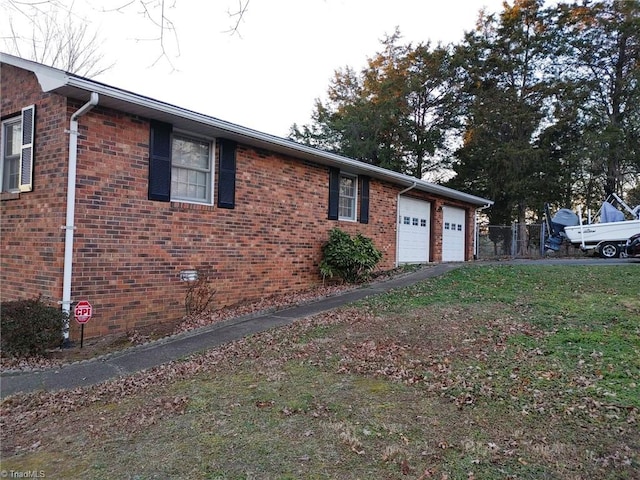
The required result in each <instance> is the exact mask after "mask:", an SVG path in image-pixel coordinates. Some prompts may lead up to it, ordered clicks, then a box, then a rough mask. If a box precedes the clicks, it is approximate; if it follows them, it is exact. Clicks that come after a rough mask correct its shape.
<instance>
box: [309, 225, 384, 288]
mask: <svg viewBox="0 0 640 480" xmlns="http://www.w3.org/2000/svg"><path fill="white" fill-rule="evenodd" d="M322 256H323V257H322V261H321V262H320V273H321V274H322V276H323V277H324V278H326V277H329V278H332V277H334V276H337V277H340V278H342V279H343V280H344V281H345V282H348V283H357V282H360V281H362V280H365V279H366V278H368V276H369V275H370V274H371V272H372V271H373V269H374V268H375V266H376V265H377V264H378V262H379V261H380V259H381V258H382V252H381V251H380V250H378V249H377V248H376V247H375V245H374V244H373V241H372V240H371V239H370V238H367V237H365V236H363V235H362V234H360V233H358V234H357V235H355V236H353V237H351V236H350V235H349V234H348V233H346V232H343V231H342V230H340V229H339V228H333V229H331V231H330V232H329V241H328V242H327V243H325V244H324V245H323V247H322Z"/></svg>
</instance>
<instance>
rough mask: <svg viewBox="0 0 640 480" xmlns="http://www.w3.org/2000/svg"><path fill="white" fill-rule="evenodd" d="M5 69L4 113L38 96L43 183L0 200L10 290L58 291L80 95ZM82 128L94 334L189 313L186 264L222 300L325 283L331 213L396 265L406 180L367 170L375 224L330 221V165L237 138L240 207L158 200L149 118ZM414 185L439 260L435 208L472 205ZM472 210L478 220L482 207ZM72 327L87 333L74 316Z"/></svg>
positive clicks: (114, 119) (38, 166)
mask: <svg viewBox="0 0 640 480" xmlns="http://www.w3.org/2000/svg"><path fill="white" fill-rule="evenodd" d="M2 75H3V76H2V98H3V103H2V115H3V116H4V115H5V112H7V113H12V112H19V111H20V108H22V107H24V106H26V105H28V104H30V103H36V104H37V108H38V110H37V112H36V115H37V117H36V118H37V127H36V160H35V163H34V165H35V171H34V191H33V192H29V193H23V194H20V195H19V196H18V197H19V198H15V199H13V200H5V201H2V202H1V203H2V215H3V218H2V220H3V221H2V298H3V299H13V298H25V297H32V296H35V295H38V294H44V295H47V296H50V297H51V298H53V299H54V300H60V299H61V296H62V271H63V251H64V231H63V230H62V229H61V228H60V227H61V226H62V225H63V224H64V222H65V208H66V203H65V202H66V177H67V171H66V162H67V160H68V152H67V149H68V138H69V137H68V134H66V133H65V132H64V130H65V128H68V120H69V118H70V116H71V114H72V113H73V112H75V111H76V110H77V109H78V108H79V107H80V106H81V105H82V102H77V101H69V102H67V101H66V99H64V98H62V97H59V96H57V95H42V94H39V93H37V92H39V91H40V90H39V87H38V85H37V82H36V81H35V79H34V78H33V76H32V75H31V74H29V73H26V72H23V71H20V70H16V69H14V68H13V67H9V66H4V67H3V69H2ZM29 92H34V93H29ZM79 132H80V135H79V138H78V169H77V189H76V214H75V218H76V221H75V227H76V229H75V244H74V260H73V262H74V263H73V287H72V300H73V301H78V300H83V299H86V300H89V301H90V302H91V303H92V304H93V307H94V316H93V318H92V320H91V321H90V322H89V323H88V324H87V325H86V326H85V336H86V337H87V338H88V337H92V336H99V335H104V334H108V333H113V332H121V331H127V330H131V329H135V328H137V327H142V326H148V325H153V324H157V323H162V322H166V321H169V320H174V319H176V318H180V317H181V316H182V315H183V314H184V299H185V293H186V288H187V286H186V284H185V283H184V282H181V281H180V279H179V273H180V271H181V270H186V269H196V270H198V271H199V272H200V275H201V276H207V277H209V278H210V281H211V283H212V286H213V288H214V289H215V290H216V294H215V297H214V305H215V306H217V307H221V306H226V305H232V304H236V303H238V302H242V301H245V300H252V299H254V300H255V299H259V298H263V297H266V296H269V295H273V294H281V293H286V292H294V291H296V290H302V289H306V288H308V287H310V286H312V285H315V284H319V283H320V282H321V278H320V276H319V272H318V264H319V262H320V256H321V245H322V244H323V243H324V241H325V240H326V239H327V237H328V232H329V230H330V229H331V228H333V227H334V226H338V227H340V228H342V229H343V230H345V231H347V232H349V233H351V234H353V233H356V232H361V233H363V234H364V235H366V236H368V237H371V238H372V239H373V241H374V243H375V244H376V246H377V247H378V248H379V249H380V250H382V252H383V254H384V256H383V259H382V262H381V264H380V268H382V269H389V268H393V267H394V266H395V256H396V225H395V223H396V215H397V211H396V207H397V205H396V203H397V195H398V193H399V191H400V190H401V188H402V187H399V186H395V185H391V184H389V183H385V182H381V181H378V180H375V179H372V180H371V184H370V216H369V223H368V224H366V225H364V224H360V223H357V222H346V221H330V220H328V219H327V203H328V180H329V172H328V169H327V168H326V167H323V166H320V165H316V164H313V163H309V162H304V161H300V160H298V159H294V158H289V157H285V156H282V155H278V154H273V153H270V152H266V151H263V150H256V149H254V148H250V147H248V146H246V145H239V146H238V150H237V175H236V205H235V208H234V209H222V208H218V207H215V206H204V205H196V204H189V203H180V202H171V203H164V202H155V201H149V200H148V199H147V193H148V192H147V189H148V171H149V163H148V157H149V151H148V150H149V148H148V147H149V124H148V122H147V120H145V119H142V118H138V117H135V116H130V115H126V114H123V113H121V112H116V111H113V110H110V109H107V108H103V107H102V106H100V105H98V106H97V107H95V108H94V109H92V110H91V111H89V112H88V113H87V114H85V115H84V116H82V117H80V119H79ZM411 195H412V196H415V197H416V198H421V199H424V200H429V201H430V202H431V203H432V209H431V211H432V225H431V235H432V240H431V246H430V249H431V256H432V258H431V260H432V261H439V260H440V259H441V258H442V254H441V252H442V243H441V232H442V213H441V212H438V208H437V207H438V206H439V205H442V204H444V202H445V201H446V202H447V204H449V205H455V206H462V207H465V205H464V204H462V203H456V202H452V201H450V200H445V199H442V198H437V197H434V196H430V195H427V194H425V193H420V192H417V191H412V192H411ZM214 198H215V192H214ZM466 207H467V208H468V206H466ZM468 213H469V214H468V216H467V231H468V232H472V227H473V224H472V222H473V215H472V213H473V209H470V210H468ZM470 235H471V234H469V238H470ZM471 247H472V245H471V243H470V242H468V245H467V257H468V258H471V254H470V252H471ZM71 326H72V331H71V337H72V338H78V336H79V333H78V331H79V329H78V326H77V325H76V324H75V322H71Z"/></svg>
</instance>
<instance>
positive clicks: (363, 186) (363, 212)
mask: <svg viewBox="0 0 640 480" xmlns="http://www.w3.org/2000/svg"><path fill="white" fill-rule="evenodd" d="M360 223H369V177H365V176H361V177H360Z"/></svg>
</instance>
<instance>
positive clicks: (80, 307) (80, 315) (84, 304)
mask: <svg viewBox="0 0 640 480" xmlns="http://www.w3.org/2000/svg"><path fill="white" fill-rule="evenodd" d="M74 314H75V317H76V322H78V323H79V324H80V325H84V324H85V323H87V322H88V321H89V320H91V315H92V314H93V307H92V306H91V304H90V303H89V302H88V301H86V300H82V301H80V302H78V304H77V305H76V308H75V310H74Z"/></svg>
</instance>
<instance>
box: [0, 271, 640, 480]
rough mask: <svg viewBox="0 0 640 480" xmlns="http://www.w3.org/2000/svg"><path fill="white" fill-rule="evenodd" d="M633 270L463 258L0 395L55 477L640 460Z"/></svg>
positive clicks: (553, 471) (301, 475) (601, 474)
mask: <svg viewBox="0 0 640 480" xmlns="http://www.w3.org/2000/svg"><path fill="white" fill-rule="evenodd" d="M639 284H640V269H639V268H638V267H637V266H636V265H628V266H564V267H549V266H482V267H477V266H470V267H465V268H461V269H458V270H455V271H453V272H451V273H449V274H447V275H445V276H443V277H440V278H436V279H432V280H429V281H426V282H423V283H421V284H419V285H416V286H414V287H411V288H407V289H402V290H398V291H394V292H391V293H389V294H386V295H381V296H377V297H374V298H371V299H368V300H367V301H363V302H360V303H358V304H356V305H353V306H350V307H348V308H343V309H340V310H337V311H333V312H329V313H326V314H322V315H318V316H315V317H313V318H310V319H306V320H304V321H300V322H297V323H295V324H293V325H291V326H288V327H284V328H280V329H276V330H272V331H269V332H265V333H262V334H259V335H256V336H253V337H250V338H247V339H244V340H242V341H239V342H235V343H233V344H230V345H225V346H223V347H221V348H219V349H214V350H211V351H209V352H207V353H206V354H203V355H199V356H195V357H192V358H190V359H187V360H185V361H183V362H175V363H171V364H168V365H164V366H162V367H159V368H156V369H153V370H150V371H148V372H142V373H140V374H137V375H134V376H132V377H129V378H127V379H125V380H118V381H113V382H109V383H107V384H103V385H99V386H95V387H91V388H88V389H84V390H81V389H78V390H74V391H67V392H58V393H52V394H50V393H37V394H30V395H21V396H14V397H11V398H9V399H7V400H5V401H4V402H3V405H2V413H3V415H2V421H3V425H2V427H3V428H2V465H1V467H0V469H1V470H4V471H11V470H13V471H16V472H18V471H36V470H37V471H40V470H42V471H43V472H44V473H45V474H46V475H47V477H50V478H95V479H101V478H105V479H107V478H132V479H133V478H137V479H151V478H186V477H193V478H209V479H333V478H340V479H357V478H384V479H395V478H397V479H400V478H414V479H418V478H420V479H426V478H438V479H459V478H462V479H494V478H495V479H505V478H518V479H545V478H548V479H559V478H562V479H581V478H599V479H625V478H628V479H633V478H639V477H640V456H639V454H638V452H639V451H640V434H639V433H638V431H639V428H638V412H639V409H640V386H639V384H638V381H639V379H640V297H638V285H639Z"/></svg>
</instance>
